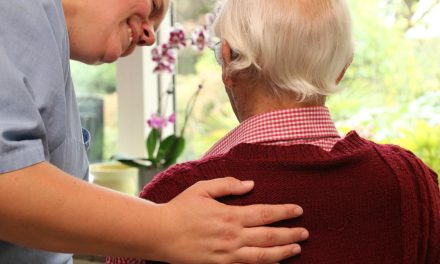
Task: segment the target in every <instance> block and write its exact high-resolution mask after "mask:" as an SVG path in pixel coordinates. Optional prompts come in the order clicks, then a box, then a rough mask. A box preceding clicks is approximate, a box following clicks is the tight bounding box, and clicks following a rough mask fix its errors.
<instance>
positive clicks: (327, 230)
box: [115, 132, 440, 264]
mask: <svg viewBox="0 0 440 264" xmlns="http://www.w3.org/2000/svg"><path fill="white" fill-rule="evenodd" d="M224 176H233V177H236V178H238V179H241V180H249V179H252V180H254V181H255V188H254V190H253V191H252V192H251V193H249V194H247V195H244V196H239V197H226V198H222V199H221V201H222V202H225V203H227V204H232V205H249V204H256V203H264V204H280V203H296V204H299V205H300V206H301V207H302V208H303V209H304V216H302V217H300V218H298V219H293V220H288V221H284V222H281V223H277V224H275V225H273V226H285V227H305V228H307V229H308V230H309V232H310V238H309V239H308V240H307V241H305V242H303V243H302V253H301V255H300V256H297V257H294V258H290V259H287V260H284V261H282V262H281V263H315V264H316V263H381V264H384V263H390V264H396V263H406V264H415V263H417V264H420V263H429V264H438V263H440V191H439V187H438V182H437V175H436V173H434V172H433V171H432V170H430V169H429V168H428V167H427V166H426V165H424V164H423V163H422V161H420V160H419V159H418V158H417V157H416V156H414V155H413V154H412V153H411V152H409V151H407V150H404V149H402V148H400V147H398V146H394V145H378V144H375V143H373V142H370V141H368V140H365V139H363V138H360V137H359V136H358V135H357V134H356V133H355V132H351V133H349V134H348V135H347V136H346V137H345V138H344V139H343V140H341V141H339V142H338V143H337V144H336V145H335V146H334V148H333V149H332V150H331V152H326V151H324V150H322V149H321V148H319V147H316V146H313V145H293V146H268V145H255V144H241V145H238V146H236V147H234V148H233V149H231V151H229V152H228V153H226V154H224V155H220V156H215V157H211V158H207V159H203V160H199V161H194V162H188V163H183V164H179V165H176V166H174V167H172V168H170V169H168V170H166V171H165V172H163V173H161V174H160V175H158V176H157V177H156V178H155V179H154V180H153V182H152V183H151V184H149V185H147V186H146V187H145V188H144V190H143V192H142V193H141V197H143V198H145V199H148V200H151V201H154V202H157V203H165V202H168V201H169V200H171V199H172V198H174V197H175V196H176V195H177V194H179V193H180V192H182V191H183V190H185V189H186V188H187V187H189V186H191V185H192V184H194V183H196V182H197V181H200V180H209V179H214V178H219V177H224ZM194 254H197V252H194ZM115 263H122V262H115ZM125 263H130V262H129V261H128V262H125ZM133 263H135V262H133ZM144 263H154V262H148V261H147V262H144Z"/></svg>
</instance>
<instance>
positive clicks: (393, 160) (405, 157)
mask: <svg viewBox="0 0 440 264" xmlns="http://www.w3.org/2000/svg"><path fill="white" fill-rule="evenodd" d="M373 144H374V148H375V150H376V151H377V152H378V153H379V154H380V156H381V157H382V158H383V159H384V160H385V161H386V162H387V163H388V164H389V165H390V166H392V168H393V169H394V170H397V171H399V172H405V171H409V172H413V173H417V174H418V175H420V174H424V175H428V176H429V178H430V179H429V180H433V181H434V182H435V183H436V184H438V179H437V174H436V173H435V172H434V171H433V170H432V169H430V168H429V167H428V166H427V165H426V164H425V163H424V162H423V161H422V160H421V159H420V158H419V157H417V156H416V155H415V154H414V153H413V152H411V151H410V150H407V149H405V148H402V147H400V146H397V145H392V144H377V143H373Z"/></svg>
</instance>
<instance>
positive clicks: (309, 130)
mask: <svg viewBox="0 0 440 264" xmlns="http://www.w3.org/2000/svg"><path fill="white" fill-rule="evenodd" d="M218 10H219V11H218V14H217V18H216V21H215V25H214V29H215V32H216V34H217V36H218V37H219V38H220V39H221V41H220V42H219V44H218V45H216V57H217V58H218V61H219V63H220V65H221V66H222V70H223V82H224V84H225V89H226V92H227V93H228V95H229V99H230V102H231V105H232V108H233V110H234V112H235V115H236V116H237V118H238V120H239V121H240V125H239V126H238V127H236V128H235V129H234V130H232V131H231V132H230V133H229V134H227V135H226V136H225V137H224V138H223V139H221V140H220V141H219V142H217V144H215V145H214V146H213V147H212V148H211V149H210V150H209V151H208V153H207V154H206V155H205V156H204V157H203V158H202V159H200V160H197V161H193V162H188V163H183V164H180V165H176V166H174V167H171V168H170V169H168V170H166V171H165V172H163V173H162V174H160V175H159V176H158V177H157V178H156V179H155V180H154V181H153V182H152V183H151V184H149V185H148V186H146V187H145V188H144V190H143V192H142V193H141V197H143V198H145V199H150V200H152V201H155V202H158V203H165V202H168V201H169V200H170V199H173V197H174V196H176V195H178V194H179V193H180V192H181V191H183V190H184V189H185V188H186V187H187V186H189V185H191V184H193V183H195V182H197V181H200V180H208V179H215V178H217V177H221V175H224V174H230V173H233V174H234V175H236V176H237V177H238V178H242V179H247V178H252V179H253V180H254V181H255V182H256V183H257V186H258V187H257V188H255V189H254V191H253V192H252V193H250V194H248V195H246V196H245V197H235V196H230V197H228V198H225V199H223V201H225V202H227V203H229V204H233V205H249V204H254V203H268V204H272V203H286V202H292V201H295V202H299V203H300V204H301V205H302V206H303V208H304V210H305V211H306V214H305V215H304V217H302V218H300V219H296V220H290V221H286V222H283V223H282V224H281V226H283V227H295V226H304V227H306V228H308V230H309V231H310V238H309V239H308V240H307V241H306V242H304V243H303V244H302V253H301V255H300V256H298V257H294V258H291V259H289V260H286V261H284V262H282V263H314V264H316V263H381V264H382V263H439V261H440V192H439V189H438V185H437V182H436V180H437V176H436V174H435V173H434V172H433V171H432V170H430V169H429V168H428V167H427V166H426V165H425V164H423V162H422V161H420V159H418V158H417V157H416V156H414V155H413V154H412V153H410V152H408V151H406V150H404V149H402V148H400V147H398V146H392V145H379V144H375V143H373V142H371V141H368V140H366V139H363V138H361V137H360V136H358V135H357V134H356V132H354V131H353V132H350V133H349V134H348V135H347V136H345V137H344V138H341V137H340V136H339V133H338V131H337V130H336V128H335V125H334V123H333V121H332V119H331V116H330V113H329V110H328V109H327V108H326V107H325V106H324V103H325V101H326V97H327V96H328V95H330V94H332V93H335V92H336V91H338V87H337V84H338V83H339V81H340V80H341V79H342V77H343V75H344V72H345V71H346V69H347V67H348V65H349V64H350V62H351V60H352V56H353V45H352V36H351V28H350V14H349V10H348V8H347V4H346V2H345V1H344V0H271V1H268V0H224V1H221V2H220V7H219V9H218ZM268 217H269V216H268ZM224 235H225V236H226V237H229V236H230V234H229V233H225V234H224ZM192 253H193V254H194V255H197V254H200V253H201V251H195V252H192ZM108 262H109V263H149V262H148V261H143V260H134V259H111V258H110V259H109V261H108Z"/></svg>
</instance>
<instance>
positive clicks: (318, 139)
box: [204, 106, 341, 158]
mask: <svg viewBox="0 0 440 264" xmlns="http://www.w3.org/2000/svg"><path fill="white" fill-rule="evenodd" d="M340 139H341V137H340V135H339V133H338V131H337V130H336V127H335V124H334V123H333V120H332V118H331V115H330V112H329V110H328V108H327V107H324V106H318V107H302V108H293V109H286V110H279V111H274V112H269V113H264V114H261V115H257V116H254V117H251V118H249V119H247V120H245V121H244V122H243V123H241V124H240V125H239V126H238V127H236V128H234V129H233V130H232V131H231V132H229V133H228V134H227V135H226V136H225V137H224V138H222V139H221V140H220V141H218V142H217V143H216V144H215V145H214V146H213V147H212V148H211V149H210V150H209V151H208V152H207V153H206V154H205V156H204V157H205V158H206V157H210V156H215V155H221V154H224V153H226V152H228V151H229V150H230V149H231V148H233V147H235V146H236V145H238V144H240V143H250V144H254V143H255V144H266V145H295V144H311V145H316V146H318V147H321V148H322V149H324V150H326V151H330V150H331V149H332V147H333V146H334V145H335V144H336V142H337V141H338V140H340Z"/></svg>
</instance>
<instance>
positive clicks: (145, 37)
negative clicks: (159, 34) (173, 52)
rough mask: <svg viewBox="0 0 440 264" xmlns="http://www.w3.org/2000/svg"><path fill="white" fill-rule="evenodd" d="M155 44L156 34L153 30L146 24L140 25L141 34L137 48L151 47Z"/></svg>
mask: <svg viewBox="0 0 440 264" xmlns="http://www.w3.org/2000/svg"><path fill="white" fill-rule="evenodd" d="M155 42H156V32H154V28H153V27H152V26H151V25H149V24H147V23H143V24H142V32H141V35H140V38H139V42H138V45H139V46H151V45H153V44H154V43H155Z"/></svg>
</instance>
